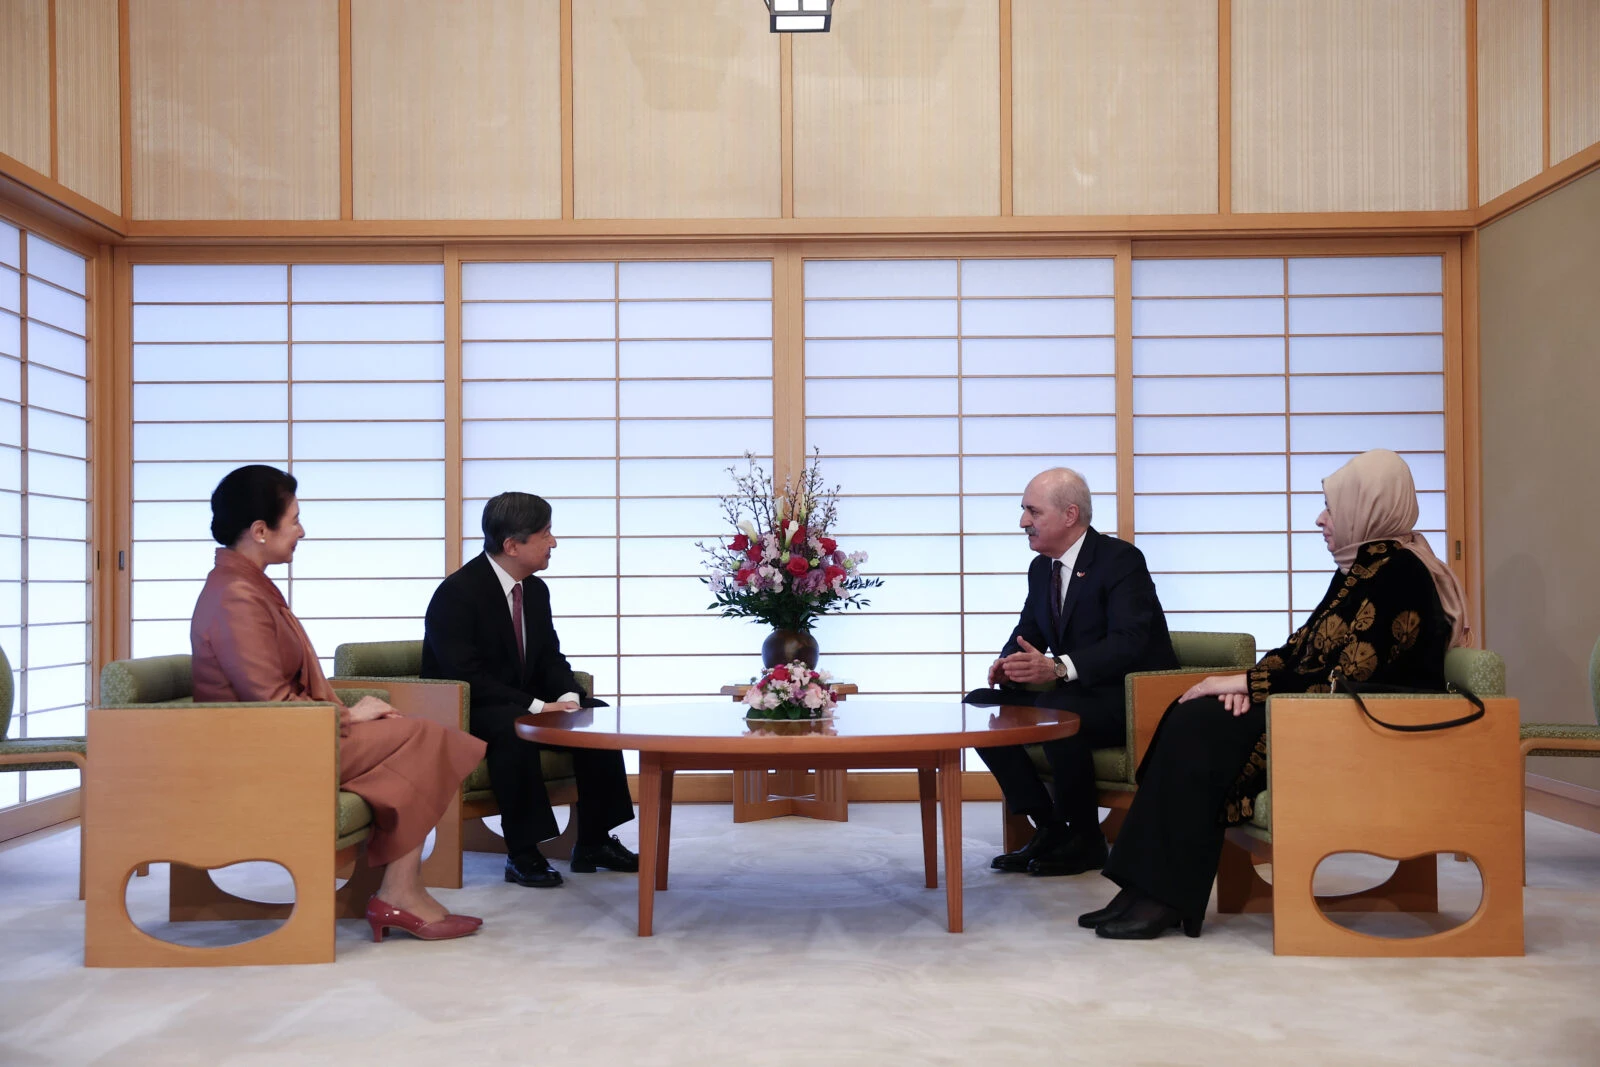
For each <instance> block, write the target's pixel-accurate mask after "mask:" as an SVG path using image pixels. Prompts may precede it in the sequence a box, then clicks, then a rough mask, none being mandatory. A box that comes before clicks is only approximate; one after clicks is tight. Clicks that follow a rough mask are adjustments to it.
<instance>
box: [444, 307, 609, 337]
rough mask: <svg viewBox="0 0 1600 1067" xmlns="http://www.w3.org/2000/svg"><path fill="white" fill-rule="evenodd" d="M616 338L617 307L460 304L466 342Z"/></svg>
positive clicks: (462, 328) (463, 335)
mask: <svg viewBox="0 0 1600 1067" xmlns="http://www.w3.org/2000/svg"><path fill="white" fill-rule="evenodd" d="M616 335H617V306H616V305H615V304H613V303H610V302H603V303H593V304H555V303H551V304H463V305H462V307H461V337H462V339H463V340H466V341H541V340H585V339H606V338H612V337H615V336H616Z"/></svg>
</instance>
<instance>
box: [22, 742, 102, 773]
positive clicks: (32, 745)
mask: <svg viewBox="0 0 1600 1067" xmlns="http://www.w3.org/2000/svg"><path fill="white" fill-rule="evenodd" d="M52 752H73V753H76V754H78V755H80V756H87V755H88V754H89V743H88V742H87V741H85V740H84V739H83V738H81V737H22V738H18V739H17V740H15V741H0V771H70V770H77V767H78V765H77V764H76V763H73V762H72V761H71V760H50V761H48V762H45V763H11V762H9V761H8V760H7V757H8V756H38V755H47V754H49V753H52Z"/></svg>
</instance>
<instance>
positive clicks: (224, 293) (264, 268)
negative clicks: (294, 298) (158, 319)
mask: <svg viewBox="0 0 1600 1067" xmlns="http://www.w3.org/2000/svg"><path fill="white" fill-rule="evenodd" d="M133 299H134V302H135V303H139V304H254V303H273V304H281V303H283V302H284V301H286V300H288V299H289V271H288V268H287V267H285V266H284V265H283V264H281V263H271V264H265V263H263V264H257V263H239V264H221V263H216V264H205V265H200V264H191V263H139V264H135V265H134V268H133Z"/></svg>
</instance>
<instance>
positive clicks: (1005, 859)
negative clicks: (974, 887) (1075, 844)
mask: <svg viewBox="0 0 1600 1067" xmlns="http://www.w3.org/2000/svg"><path fill="white" fill-rule="evenodd" d="M1069 836H1070V835H1069V832H1068V830H1067V828H1066V827H1065V826H1062V825H1060V824H1059V823H1046V824H1045V825H1044V826H1041V827H1039V828H1038V829H1037V830H1035V831H1034V832H1033V836H1032V837H1031V838H1029V839H1028V843H1027V844H1026V845H1023V846H1022V847H1021V848H1019V849H1017V850H1016V851H1015V852H1005V853H1002V854H1000V855H998V856H996V857H995V858H994V859H992V860H990V861H989V866H990V867H991V868H993V869H994V870H997V871H1011V872H1013V873H1016V872H1021V871H1025V870H1027V869H1028V864H1029V863H1031V862H1033V860H1034V858H1035V857H1037V856H1042V855H1044V854H1045V853H1046V852H1049V851H1050V850H1051V849H1054V848H1059V847H1060V846H1061V845H1062V844H1063V843H1065V842H1066V841H1067V839H1068V837H1069Z"/></svg>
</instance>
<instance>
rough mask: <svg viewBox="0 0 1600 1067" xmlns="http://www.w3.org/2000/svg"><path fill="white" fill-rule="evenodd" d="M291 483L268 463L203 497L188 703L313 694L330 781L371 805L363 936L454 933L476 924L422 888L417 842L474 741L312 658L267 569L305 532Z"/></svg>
mask: <svg viewBox="0 0 1600 1067" xmlns="http://www.w3.org/2000/svg"><path fill="white" fill-rule="evenodd" d="M296 488H297V483H296V481H295V479H294V477H293V476H292V475H289V474H286V473H284V472H283V471H280V470H278V469H276V468H274V467H267V466H262V465H252V466H248V467H240V468H239V469H238V470H235V471H233V472H232V473H230V474H229V475H228V476H227V477H225V478H223V479H222V481H221V482H220V483H219V484H218V485H217V488H216V492H214V493H212V495H211V535H212V536H213V537H214V538H216V540H217V543H218V544H220V545H222V546H223V547H222V548H219V549H217V559H216V566H215V567H214V568H213V569H212V571H211V573H210V574H209V575H208V576H207V577H206V584H205V588H203V589H202V590H201V592H200V599H199V600H198V601H197V602H196V604H195V608H194V619H193V621H192V622H191V623H190V627H189V642H190V645H191V648H192V651H193V668H194V699H195V700H196V701H197V702H202V703H207V702H233V701H285V700H305V701H318V702H322V703H330V704H334V705H337V706H338V708H339V788H340V789H343V790H346V791H348V792H351V793H355V794H356V795H357V796H359V797H361V798H362V799H363V800H365V801H366V802H367V804H368V805H369V806H370V807H371V808H372V814H373V829H372V836H371V838H369V839H368V841H367V862H368V863H370V864H372V865H374V866H382V867H383V868H384V872H383V883H382V884H381V885H380V886H379V887H378V892H377V893H376V894H375V895H374V896H373V898H372V899H371V900H370V901H369V902H368V904H367V921H368V923H369V924H371V926H372V933H373V939H374V940H378V941H381V940H382V939H383V935H384V933H385V932H386V931H387V930H389V929H402V930H407V931H409V932H410V933H412V934H414V935H415V936H417V937H419V938H422V939H423V940H430V941H433V940H443V939H446V938H452V937H462V936H464V935H466V934H470V933H472V932H474V931H475V930H477V928H478V927H479V926H481V925H482V921H481V920H479V919H476V918H473V917H472V916H469V915H455V914H452V913H451V912H450V911H449V909H447V908H446V907H445V906H444V905H442V904H440V903H439V902H438V901H437V900H435V899H433V897H432V896H431V895H430V894H429V893H428V891H427V889H426V888H424V887H423V884H422V846H423V842H424V841H425V840H426V838H427V836H428V832H429V831H430V830H431V829H432V828H433V827H434V826H435V825H436V824H437V823H438V821H439V819H440V818H441V817H442V816H443V815H444V811H445V808H446V807H448V806H449V803H450V800H451V798H452V797H453V796H454V795H455V793H456V791H457V790H458V789H460V788H461V782H462V780H463V779H464V778H466V776H467V775H468V774H470V773H471V772H472V770H473V768H475V767H476V766H477V765H478V763H479V761H480V760H482V759H483V752H484V743H483V742H482V741H480V740H478V739H477V738H475V737H473V736H472V735H471V734H467V733H464V732H462V731H460V730H453V729H450V728H449V727H446V726H441V725H439V724H438V723H435V722H431V721H429V720H426V719H418V718H409V717H405V716H402V715H401V714H400V713H399V712H398V711H396V710H395V709H394V708H392V707H390V706H389V705H388V704H387V703H385V702H384V701H382V700H379V699H377V698H376V697H372V696H366V697H363V698H361V699H360V700H359V701H357V702H356V703H355V704H354V705H353V706H351V707H346V706H345V705H344V702H343V701H341V700H340V699H339V697H338V694H337V693H336V692H335V691H334V689H333V687H332V686H331V685H329V684H328V679H327V678H326V677H325V676H324V675H323V673H322V667H321V665H320V664H319V663H318V661H317V653H316V650H315V649H313V648H312V647H311V642H310V640H309V639H308V638H307V637H306V633H305V630H304V629H303V628H301V626H300V621H299V620H298V619H296V618H295V617H294V614H293V612H291V611H290V610H289V605H288V603H287V602H286V601H285V600H284V598H283V594H282V593H281V592H279V591H278V587H277V585H275V584H274V583H273V581H272V579H270V578H268V577H267V575H266V568H267V567H268V566H270V565H272V564H275V563H287V562H289V561H290V560H291V559H293V558H294V550H295V545H296V544H298V543H299V541H300V539H301V538H302V537H304V536H305V529H304V528H303V527H302V526H301V525H300V503H299V501H298V500H296V499H295V490H296Z"/></svg>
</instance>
